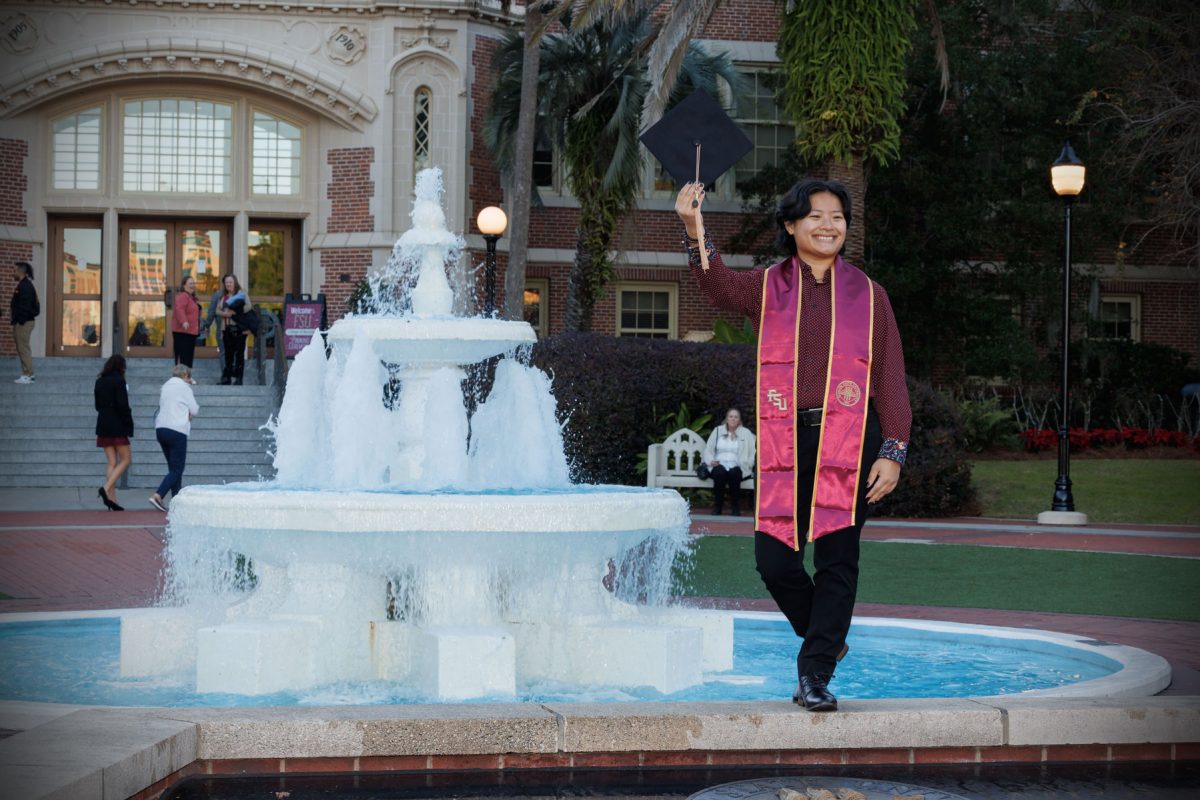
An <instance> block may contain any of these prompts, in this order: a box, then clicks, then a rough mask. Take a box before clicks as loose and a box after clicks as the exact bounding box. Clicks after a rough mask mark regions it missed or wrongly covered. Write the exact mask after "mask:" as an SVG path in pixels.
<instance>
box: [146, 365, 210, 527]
mask: <svg viewBox="0 0 1200 800" xmlns="http://www.w3.org/2000/svg"><path fill="white" fill-rule="evenodd" d="M199 413H200V406H199V404H197V403H196V396H195V394H193V393H192V370H191V368H189V367H187V366H185V365H183V364H176V365H175V368H174V369H172V370H171V377H170V378H169V379H168V380H167V382H166V383H164V384H163V385H162V389H161V390H159V393H158V414H156V415H155V417H154V436H155V438H157V439H158V446H159V447H161V448H162V451H163V455H164V456H166V459H167V474H166V475H165V476H164V477H163V479H162V481H161V482H160V483H159V484H158V490H157V491H156V492H155V493H154V494H152V495H150V505H152V506H154V507H155V508H157V509H158V510H159V511H166V510H167V506H166V497H167V493H168V492H170V494H171V496H172V497H173V496H175V495H177V494H179V490H180V489H182V488H183V468H184V465H185V464H186V463H187V445H188V436H190V435H191V433H192V419H193V418H194V417H195V416H196V415H197V414H199Z"/></svg>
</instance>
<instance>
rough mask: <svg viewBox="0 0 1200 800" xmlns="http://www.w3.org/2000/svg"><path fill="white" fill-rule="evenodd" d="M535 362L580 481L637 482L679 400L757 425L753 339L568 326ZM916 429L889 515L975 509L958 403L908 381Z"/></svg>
mask: <svg viewBox="0 0 1200 800" xmlns="http://www.w3.org/2000/svg"><path fill="white" fill-rule="evenodd" d="M532 361H533V364H534V365H536V366H537V367H539V368H541V369H542V370H544V371H545V372H546V373H547V374H549V375H550V377H551V380H552V382H553V388H554V395H555V397H556V398H557V399H558V408H559V414H560V416H561V417H562V418H563V419H564V421H565V423H566V424H565V434H564V435H565V439H566V448H567V457H568V459H570V461H571V464H572V466H573V477H574V479H575V480H576V481H579V482H584V483H615V484H630V485H637V484H641V483H643V482H644V479H643V478H642V476H640V475H639V474H638V472H637V462H638V457H639V456H640V455H641V454H642V453H644V452H645V451H646V447H647V445H649V444H650V442H651V441H657V440H658V439H659V438H660V437H661V432H660V431H659V430H658V427H659V426H658V422H657V420H658V418H659V417H660V416H661V415H663V414H664V413H667V412H673V411H675V410H676V409H678V408H679V406H680V404H681V403H686V404H687V405H688V408H689V409H691V411H692V412H693V413H694V414H696V415H699V414H703V413H709V414H712V415H713V417H714V420H721V419H722V418H723V416H724V414H725V410H726V409H727V408H729V407H731V406H736V407H737V408H739V409H740V410H741V412H742V420H743V422H744V423H745V425H746V426H747V427H748V428H750V429H751V430H755V429H756V425H755V419H754V392H755V380H754V347H753V346H750V345H738V344H712V343H702V344H700V343H692V342H676V341H666V340H661V339H629V338H616V337H613V336H601V335H597V334H563V335H559V336H553V337H550V338H547V339H543V340H541V341H539V342H538V343H537V345H536V346H535V347H534V349H533V356H532ZM909 393H910V397H911V398H912V405H913V435H912V443H911V445H910V448H911V449H910V453H909V456H908V465H907V466H906V467H905V469H904V472H903V474H902V475H901V479H900V486H899V487H898V488H897V489H896V491H895V492H894V493H893V494H892V496H891V497H889V498H888V499H887V500H885V501H884V502H883V503H881V504H880V508H879V513H880V514H886V515H888V516H910V517H919V516H928V517H940V516H952V515H957V514H969V513H975V512H976V507H975V496H974V490H973V489H972V487H971V464H970V462H969V461H967V460H966V457H965V455H964V454H963V452H962V451H961V449H960V445H959V443H960V442H961V441H962V430H961V425H960V423H959V420H958V415H957V410H956V409H955V407H954V406H953V404H952V403H950V402H949V401H947V400H946V399H945V398H944V397H942V396H941V395H939V394H938V393H937V392H935V391H933V389H932V388H930V387H929V386H928V384H922V383H917V382H914V381H913V380H912V379H909Z"/></svg>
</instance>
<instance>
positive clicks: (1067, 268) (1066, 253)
mask: <svg viewBox="0 0 1200 800" xmlns="http://www.w3.org/2000/svg"><path fill="white" fill-rule="evenodd" d="M1086 173H1087V168H1086V167H1084V165H1083V162H1082V161H1080V160H1079V156H1077V155H1075V151H1074V150H1073V149H1072V148H1071V143H1070V142H1067V143H1066V145H1065V146H1064V147H1063V149H1062V153H1060V154H1059V156H1058V160H1057V161H1055V162H1054V163H1053V164H1051V165H1050V183H1051V185H1053V186H1054V191H1055V193H1056V194H1057V195H1058V196H1059V197H1061V198H1062V199H1063V226H1064V233H1063V236H1064V246H1063V296H1062V409H1061V413H1060V414H1059V420H1058V479H1057V480H1056V481H1055V482H1054V501H1053V503H1052V504H1051V506H1050V510H1049V511H1043V512H1042V513H1040V514H1038V522H1040V523H1042V524H1046V525H1086V524H1087V514H1083V513H1081V512H1078V511H1076V510H1075V498H1074V497H1073V496H1072V494H1071V438H1070V427H1069V417H1070V411H1071V385H1070V382H1069V375H1068V369H1069V364H1070V347H1071V206H1072V205H1073V204H1074V203H1075V198H1076V197H1078V196H1079V193H1080V192H1082V191H1083V181H1084V177H1085V175H1086Z"/></svg>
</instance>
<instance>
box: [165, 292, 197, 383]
mask: <svg viewBox="0 0 1200 800" xmlns="http://www.w3.org/2000/svg"><path fill="white" fill-rule="evenodd" d="M199 335H200V303H199V302H198V301H197V300H196V279H195V278H193V277H192V276H191V275H189V276H187V277H186V278H184V279H183V283H182V284H180V286H179V291H178V292H177V293H176V295H175V307H174V308H173V309H171V340H172V341H171V343H172V344H173V345H174V350H175V363H176V364H183V365H184V366H185V367H191V366H192V362H193V360H194V359H195V355H196V337H197V336H199Z"/></svg>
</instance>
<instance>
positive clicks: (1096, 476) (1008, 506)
mask: <svg viewBox="0 0 1200 800" xmlns="http://www.w3.org/2000/svg"><path fill="white" fill-rule="evenodd" d="M971 477H972V479H973V480H974V482H975V487H976V488H977V489H978V490H979V502H980V505H981V506H982V507H983V515H984V516H985V517H1008V518H1014V519H1035V518H1036V517H1037V515H1038V513H1039V512H1041V511H1048V510H1050V502H1051V500H1052V499H1053V496H1054V479H1055V478H1057V477H1058V462H1057V461H1053V460H1037V461H1035V460H1014V461H976V462H975V467H974V469H973V471H972V473H971ZM1071 491H1072V493H1073V494H1074V496H1075V510H1076V511H1082V512H1084V513H1085V514H1087V515H1088V522H1133V523H1138V522H1143V523H1158V524H1164V525H1200V459H1170V460H1155V459H1141V458H1075V459H1072V460H1071Z"/></svg>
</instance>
